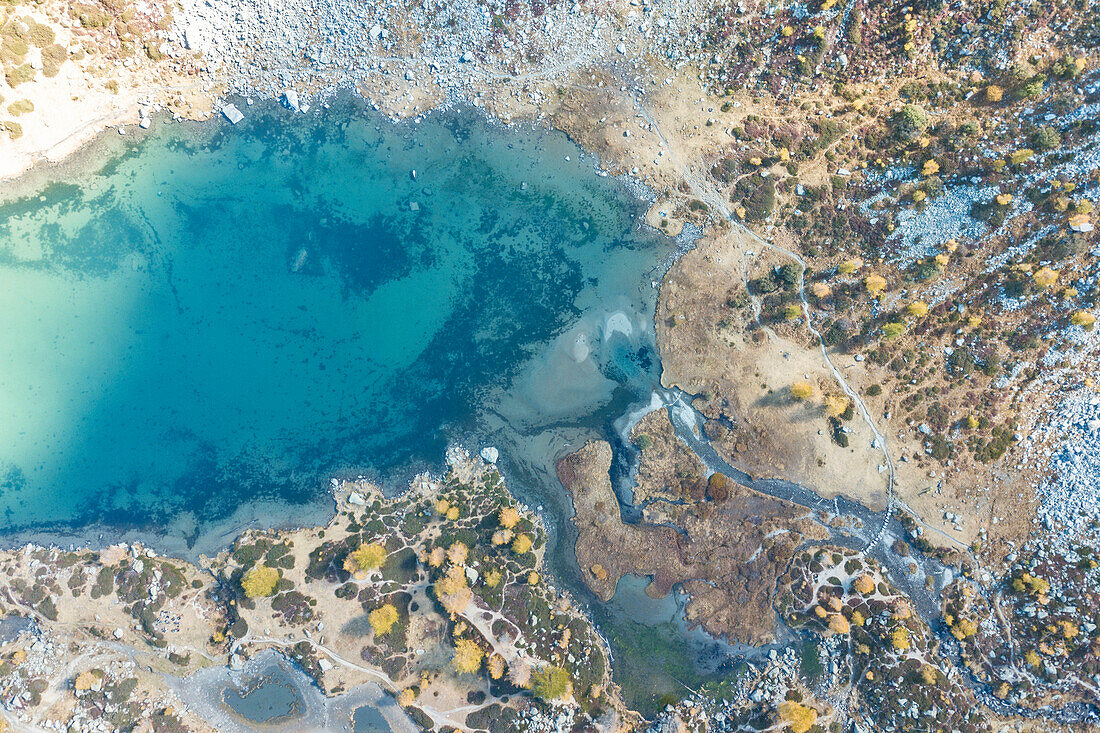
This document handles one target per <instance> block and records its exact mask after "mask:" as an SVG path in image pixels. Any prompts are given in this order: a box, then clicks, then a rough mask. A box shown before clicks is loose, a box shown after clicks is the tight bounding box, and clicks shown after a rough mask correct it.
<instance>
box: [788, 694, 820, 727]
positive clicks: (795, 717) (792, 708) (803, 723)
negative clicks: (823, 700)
mask: <svg viewBox="0 0 1100 733" xmlns="http://www.w3.org/2000/svg"><path fill="white" fill-rule="evenodd" d="M779 719H780V720H782V721H783V722H784V723H785V724H786V725H787V727H788V728H790V729H791V731H792V733H807V731H809V730H810V728H812V727H813V725H814V723H816V722H817V710H815V709H814V708H812V707H810V706H809V705H803V704H802V703H800V702H795V701H794V700H784V701H783V702H781V703H779Z"/></svg>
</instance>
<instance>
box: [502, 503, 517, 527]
mask: <svg viewBox="0 0 1100 733" xmlns="http://www.w3.org/2000/svg"><path fill="white" fill-rule="evenodd" d="M497 518H498V519H499V520H500V526H501V527H504V528H505V529H512V528H513V527H515V526H516V524H517V523H518V522H519V520H520V516H519V510H518V509H516V508H515V507H514V506H506V507H504V508H502V509H501V510H500V513H499V514H498V515H497Z"/></svg>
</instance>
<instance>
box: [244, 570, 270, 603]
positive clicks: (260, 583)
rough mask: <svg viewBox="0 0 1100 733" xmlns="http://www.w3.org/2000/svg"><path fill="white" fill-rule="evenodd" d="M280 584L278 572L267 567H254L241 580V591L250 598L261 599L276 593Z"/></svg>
mask: <svg viewBox="0 0 1100 733" xmlns="http://www.w3.org/2000/svg"><path fill="white" fill-rule="evenodd" d="M278 582H279V571H278V570H276V569H275V568H269V567H268V566H266V565H253V566H252V567H251V568H249V569H248V572H246V573H245V574H244V576H243V577H242V578H241V589H242V590H244V594H245V595H246V596H248V597H249V598H260V597H261V596H269V595H271V594H272V593H274V592H275V585H276V584H277V583H278Z"/></svg>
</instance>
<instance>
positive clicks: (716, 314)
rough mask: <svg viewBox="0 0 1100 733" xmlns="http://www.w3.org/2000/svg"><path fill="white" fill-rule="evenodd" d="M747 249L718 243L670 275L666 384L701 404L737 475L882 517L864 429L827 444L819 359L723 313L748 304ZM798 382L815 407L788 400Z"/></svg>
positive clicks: (883, 494)
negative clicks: (847, 501) (791, 485)
mask: <svg viewBox="0 0 1100 733" xmlns="http://www.w3.org/2000/svg"><path fill="white" fill-rule="evenodd" d="M753 248H754V244H753V243H752V242H751V241H745V240H744V238H743V237H742V236H741V235H740V234H739V233H738V232H736V231H735V232H726V233H720V234H717V235H715V236H709V237H706V238H704V239H703V240H701V241H700V242H699V244H698V247H697V248H696V249H695V250H693V251H691V252H689V253H687V254H686V255H684V256H683V257H682V258H680V260H679V261H678V262H677V263H676V265H675V266H673V268H672V270H671V271H670V272H669V274H668V276H667V277H666V278H665V282H664V284H663V287H662V288H661V297H660V302H659V305H658V309H657V335H658V339H659V342H660V344H661V359H662V363H663V365H664V372H663V374H662V377H661V380H662V383H663V384H664V385H665V386H666V387H673V386H675V387H679V388H680V389H682V390H684V391H685V392H688V393H691V394H695V395H701V396H702V399H701V400H699V401H697V403H696V406H697V407H699V408H700V409H701V410H702V411H703V412H704V413H705V414H706V415H707V416H708V417H709V418H711V419H712V420H713V423H712V424H711V425H710V426H708V428H711V429H712V431H713V432H711V437H712V439H714V440H715V442H716V445H717V446H718V447H719V448H720V449H721V450H722V451H723V452H724V453H725V454H726V457H727V458H728V459H729V460H730V462H731V463H732V464H733V465H734V466H736V467H738V468H741V469H742V470H744V471H746V472H748V473H750V474H752V475H753V476H754V477H756V478H784V479H787V480H790V481H794V482H796V483H799V484H802V485H803V486H806V487H808V488H811V489H813V490H815V491H816V492H818V493H819V494H820V495H822V496H825V497H831V496H835V495H838V494H844V495H846V496H849V497H851V498H853V499H856V500H858V501H860V502H862V503H863V504H865V505H867V506H869V507H871V508H875V509H881V508H883V507H885V506H886V501H887V481H886V475H885V473H884V472H883V471H881V470H880V466H882V453H881V452H880V451H879V450H877V449H875V448H874V447H873V446H872V441H873V440H874V436H873V435H872V434H871V432H870V429H869V428H868V427H867V426H866V425H865V424H864V423H862V422H860V421H859V420H851V421H848V422H847V423H845V424H846V426H847V427H848V429H849V430H850V431H851V432H850V434H849V436H848V437H849V440H850V445H849V447H848V448H842V447H840V446H839V445H837V444H836V443H835V442H834V441H833V440H832V438H831V437H830V435H829V424H828V422H827V418H826V416H825V413H824V408H823V407H822V402H821V400H822V396H823V395H825V394H829V393H836V392H839V388H838V387H837V386H836V383H835V379H834V378H833V376H832V374H831V372H830V371H829V369H828V367H827V365H826V364H825V363H824V360H823V359H822V357H821V354H820V352H818V351H817V350H816V349H815V348H812V347H807V346H806V345H804V344H802V343H798V342H796V341H793V340H791V339H788V338H784V337H782V336H780V335H778V334H776V333H774V332H771V333H769V332H768V331H767V330H765V329H759V328H755V324H753V323H752V322H750V321H749V320H747V319H746V316H745V308H744V307H741V308H731V307H730V306H729V305H727V302H728V301H730V300H736V299H737V298H738V296H739V295H740V296H742V297H745V296H744V294H745V288H744V285H743V284H742V280H743V277H744V274H743V273H745V272H746V269H747V268H750V269H748V270H747V271H748V272H750V273H751V272H753V271H754V270H755V269H756V264H757V263H756V261H755V259H756V257H757V256H758V255H759V254H760V253H758V252H754V249H753ZM750 253H752V254H750ZM765 262H766V263H767V264H766V266H768V265H770V262H771V260H766V261H765ZM799 381H806V382H809V383H811V384H812V385H813V386H814V396H813V397H811V398H810V399H807V400H797V399H795V398H793V397H792V396H791V394H790V387H791V385H792V384H794V383H795V382H799Z"/></svg>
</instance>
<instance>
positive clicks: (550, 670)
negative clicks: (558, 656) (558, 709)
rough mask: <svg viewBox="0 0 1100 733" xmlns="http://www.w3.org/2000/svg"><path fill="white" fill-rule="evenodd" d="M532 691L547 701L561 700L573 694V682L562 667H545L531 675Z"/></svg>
mask: <svg viewBox="0 0 1100 733" xmlns="http://www.w3.org/2000/svg"><path fill="white" fill-rule="evenodd" d="M531 685H532V690H533V691H534V693H535V694H536V695H538V696H539V697H540V698H542V699H543V700H546V701H550V700H560V699H561V698H563V697H566V696H567V695H569V694H570V693H571V692H572V689H573V681H572V680H571V679H570V678H569V673H568V672H566V671H565V670H564V669H562V668H561V667H553V666H551V667H543V668H542V669H538V670H535V672H534V673H532V674H531Z"/></svg>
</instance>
